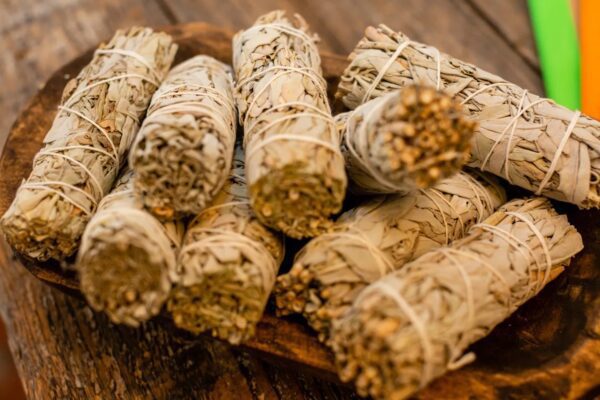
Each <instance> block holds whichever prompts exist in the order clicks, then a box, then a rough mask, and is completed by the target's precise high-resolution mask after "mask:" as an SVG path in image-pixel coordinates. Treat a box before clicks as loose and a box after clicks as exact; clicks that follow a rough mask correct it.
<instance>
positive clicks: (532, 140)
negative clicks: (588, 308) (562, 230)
mask: <svg viewBox="0 0 600 400" xmlns="http://www.w3.org/2000/svg"><path fill="white" fill-rule="evenodd" d="M414 83H419V84H423V85H430V86H434V87H437V88H438V89H442V90H444V91H445V92H446V93H448V94H450V95H453V96H456V97H457V98H458V99H461V100H462V102H463V103H464V106H465V110H466V112H467V114H469V115H470V116H471V117H472V118H473V119H474V120H475V121H476V122H477V123H478V125H479V128H478V129H477V131H476V133H475V135H474V136H473V140H472V153H471V160H470V161H469V165H471V166H474V167H479V168H481V169H482V170H486V171H489V172H492V173H494V174H496V175H498V176H501V177H503V178H506V179H507V180H508V181H509V182H511V183H513V184H515V185H518V186H521V187H523V188H526V189H528V190H531V191H533V192H535V193H536V194H544V195H545V196H548V197H552V198H555V199H557V200H561V201H567V202H570V203H574V204H577V205H578V206H579V207H582V208H589V207H599V206H600V193H599V188H598V184H599V183H600V122H598V121H594V120H592V119H590V118H588V117H586V116H583V115H580V113H579V112H573V111H570V110H568V109H566V108H564V107H562V106H559V105H557V104H555V103H554V102H553V101H551V100H549V99H544V98H540V97H538V96H536V95H534V94H531V93H529V92H528V91H527V90H525V89H522V88H520V87H518V86H517V85H515V84H513V83H510V82H507V81H505V80H504V79H502V78H500V77H498V76H496V75H493V74H490V73H488V72H486V71H483V70H481V69H479V68H477V67H475V66H473V65H471V64H467V63H465V62H462V61H460V60H457V59H455V58H453V57H450V56H448V55H446V54H443V53H440V52H439V51H438V50H437V49H436V48H434V47H431V46H426V45H423V44H420V43H416V42H413V41H411V40H410V39H409V38H408V37H406V36H405V35H403V34H402V33H397V32H393V31H392V30H391V29H389V28H388V27H386V26H384V25H380V26H379V27H378V28H373V27H369V28H367V30H366V32H365V37H364V38H363V39H362V40H361V41H360V42H359V43H358V45H357V47H356V48H355V50H354V52H353V53H352V54H351V55H350V65H349V66H348V67H347V68H346V71H345V72H344V75H343V76H342V80H341V83H340V85H339V88H338V94H337V95H338V96H339V97H341V98H342V99H343V101H344V103H345V104H346V105H347V106H348V107H350V108H355V107H357V106H358V105H360V104H362V103H364V102H366V101H368V100H369V99H370V98H372V97H378V96H381V95H384V94H386V93H388V92H390V91H392V90H397V89H399V88H402V87H405V86H408V85H412V84H414Z"/></svg>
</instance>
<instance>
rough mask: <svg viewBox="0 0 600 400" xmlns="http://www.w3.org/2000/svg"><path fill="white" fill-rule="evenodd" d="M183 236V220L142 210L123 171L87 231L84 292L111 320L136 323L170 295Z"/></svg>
mask: <svg viewBox="0 0 600 400" xmlns="http://www.w3.org/2000/svg"><path fill="white" fill-rule="evenodd" d="M182 236H183V225H182V224H180V223H172V222H170V223H165V224H162V223H160V222H159V221H158V220H157V219H156V218H154V217H153V216H152V215H151V214H150V213H148V212H147V211H145V210H144V206H143V204H142V202H141V201H140V200H139V199H138V198H137V196H135V194H134V192H133V182H132V172H131V171H130V170H128V171H125V172H124V174H123V176H122V177H121V178H120V179H119V181H118V182H117V184H116V185H115V188H114V189H113V190H112V191H111V193H110V194H108V195H107V196H105V197H104V199H102V201H101V202H100V205H99V206H98V212H97V213H96V214H95V215H94V216H93V217H92V219H91V220H90V223H89V224H88V226H87V228H86V229H85V232H84V233H83V238H82V240H81V247H80V249H79V253H78V257H77V270H78V271H79V276H80V279H81V292H82V293H83V294H84V295H85V297H86V298H87V300H88V302H89V303H90V305H91V306H92V307H93V308H94V309H95V310H96V311H105V312H106V313H107V314H108V316H109V317H110V319H111V320H112V321H113V322H116V323H125V324H128V325H132V326H137V325H138V324H139V323H140V322H142V321H145V320H147V319H149V318H150V317H152V316H154V315H156V314H158V312H159V311H160V309H161V307H162V305H163V304H164V302H165V301H166V300H167V297H168V295H169V292H170V290H171V279H172V277H173V274H174V273H175V263H176V250H177V248H178V247H179V244H180V242H181V238H182Z"/></svg>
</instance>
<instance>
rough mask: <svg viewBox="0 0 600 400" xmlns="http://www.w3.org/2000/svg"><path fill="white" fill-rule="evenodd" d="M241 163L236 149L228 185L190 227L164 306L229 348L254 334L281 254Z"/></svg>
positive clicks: (279, 239)
mask: <svg viewBox="0 0 600 400" xmlns="http://www.w3.org/2000/svg"><path fill="white" fill-rule="evenodd" d="M242 160H243V155H242V151H241V148H238V151H237V153H236V157H235V159H234V169H233V171H232V174H231V176H230V178H229V181H228V183H226V184H225V186H224V187H223V189H222V190H221V192H220V193H219V194H218V195H217V196H216V197H215V199H214V201H213V202H212V204H211V205H210V206H209V207H207V208H206V209H204V210H203V211H202V212H201V213H200V214H198V216H197V217H196V218H195V219H194V220H193V221H192V222H191V223H190V225H189V227H188V230H187V233H186V235H185V238H184V243H183V247H182V248H181V252H180V254H179V261H178V266H177V274H176V275H177V284H176V286H175V287H174V288H173V291H172V293H171V296H170V299H169V301H168V304H167V308H168V310H169V311H170V313H171V314H172V315H173V320H174V321H175V324H176V325H177V326H178V327H180V328H183V329H186V330H188V331H191V332H193V333H201V332H204V331H207V330H210V331H211V333H212V334H213V336H216V337H219V338H221V339H224V340H227V341H229V342H230V343H232V344H239V343H240V342H242V341H244V340H246V339H248V338H250V337H251V336H253V335H254V331H255V327H256V324H257V323H258V321H259V320H260V318H261V317H262V314H263V311H264V309H265V306H266V304H267V300H268V297H269V295H270V293H271V290H272V288H273V283H274V282H275V276H276V275H277V271H278V269H279V265H280V264H281V261H282V260H283V254H284V247H283V237H282V235H280V234H276V233H274V232H271V231H270V230H269V229H267V228H266V227H265V226H263V225H262V224H261V223H260V222H259V220H258V219H257V218H256V216H255V214H254V212H253V211H252V208H251V206H250V202H249V200H248V194H247V190H246V183H245V179H244V177H243V174H244V163H243V161H242Z"/></svg>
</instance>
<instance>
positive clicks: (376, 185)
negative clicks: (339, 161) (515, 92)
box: [335, 85, 475, 194]
mask: <svg viewBox="0 0 600 400" xmlns="http://www.w3.org/2000/svg"><path fill="white" fill-rule="evenodd" d="M335 120H336V124H337V125H338V130H339V131H340V135H341V137H342V153H343V154H344V158H345V160H346V171H347V173H348V177H349V178H350V180H351V182H352V186H351V187H352V190H353V191H354V192H360V193H401V194H406V193H408V192H411V191H413V190H415V189H424V188H427V187H430V186H432V185H433V184H435V183H436V182H438V181H439V180H441V179H443V178H447V177H449V176H451V175H453V174H454V173H456V172H457V171H459V170H460V169H461V168H462V166H463V165H464V164H465V163H466V162H467V160H468V159H469V152H470V145H469V143H470V140H471V137H472V136H473V130H474V128H475V124H474V123H473V122H472V121H471V120H469V119H467V118H466V117H465V115H464V111H463V109H462V105H460V104H459V103H458V102H457V101H455V100H453V99H452V98H451V97H450V96H448V95H445V94H444V93H442V92H439V91H437V90H435V89H433V88H429V87H422V86H418V85H411V86H408V87H406V88H405V89H404V90H402V91H399V90H398V91H394V92H391V93H388V94H386V95H384V96H381V97H378V98H376V99H373V100H370V101H368V102H366V103H365V104H362V105H361V106H359V107H358V108H357V109H356V110H354V111H351V112H348V113H343V114H339V115H337V116H336V118H335Z"/></svg>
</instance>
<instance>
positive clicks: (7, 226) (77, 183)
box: [0, 28, 177, 260]
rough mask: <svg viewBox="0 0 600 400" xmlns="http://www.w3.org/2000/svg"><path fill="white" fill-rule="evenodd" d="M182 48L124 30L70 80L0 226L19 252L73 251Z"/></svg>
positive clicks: (148, 33)
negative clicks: (24, 178)
mask: <svg viewBox="0 0 600 400" xmlns="http://www.w3.org/2000/svg"><path fill="white" fill-rule="evenodd" d="M176 49H177V47H176V45H174V44H173V43H172V40H171V38H170V37H169V36H168V35H166V34H164V33H154V32H152V30H150V29H148V28H131V29H128V30H127V31H118V32H117V33H116V34H115V36H114V37H113V38H112V39H111V40H110V41H109V42H108V44H106V45H103V46H101V47H100V48H99V49H98V50H96V52H95V53H94V57H93V59H92V61H91V62H90V63H89V64H88V65H87V66H86V67H85V68H84V69H83V70H82V71H81V72H80V73H79V75H78V76H77V77H76V78H74V79H72V80H71V81H69V82H68V84H67V86H66V87H65V89H64V92H63V99H62V103H61V106H60V107H59V111H58V114H57V115H56V118H55V119H54V123H53V124H52V127H51V128H50V130H49V131H48V133H47V135H46V137H45V138H44V146H43V148H42V150H40V152H39V153H38V154H37V155H36V157H35V158H34V160H33V171H32V172H31V174H30V176H29V178H28V179H27V180H26V181H25V182H24V183H23V184H22V185H21V187H20V188H19V191H18V192H17V195H16V197H15V200H14V201H13V203H12V205H11V206H10V208H9V209H8V210H7V211H6V214H4V216H3V217H2V220H1V221H0V222H1V225H2V229H3V231H4V233H5V235H6V237H7V239H8V241H9V242H10V243H11V244H12V245H13V246H14V247H15V249H17V250H18V251H19V252H21V253H24V254H26V255H28V256H31V257H35V258H38V259H40V260H46V259H48V258H56V259H64V258H65V257H67V256H69V255H70V254H72V253H73V252H75V250H76V249H77V245H78V244H79V238H80V237H81V234H82V233H83V230H84V228H85V225H86V224H87V222H88V220H89V219H90V217H91V216H92V215H93V214H94V212H95V211H96V207H97V205H98V202H99V201H100V200H101V199H102V197H104V194H105V193H107V192H108V191H109V190H110V189H111V187H112V185H113V183H114V181H115V179H116V177H117V174H118V170H119V167H120V165H121V164H122V162H123V160H124V157H125V154H126V153H127V150H128V149H129V147H130V145H131V143H132V141H133V139H134V136H135V134H136V132H137V131H138V128H139V126H140V122H141V121H140V119H141V117H142V116H143V115H144V113H145V111H146V108H147V107H148V103H149V102H150V98H151V97H152V94H153V93H154V91H155V90H156V89H157V88H158V86H159V84H160V82H161V81H162V80H163V78H164V76H165V74H166V73H167V71H168V69H169V67H170V66H171V63H172V62H173V58H174V56H175V51H176Z"/></svg>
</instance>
